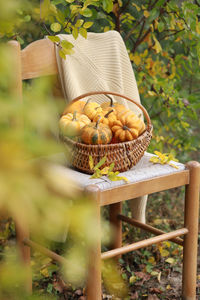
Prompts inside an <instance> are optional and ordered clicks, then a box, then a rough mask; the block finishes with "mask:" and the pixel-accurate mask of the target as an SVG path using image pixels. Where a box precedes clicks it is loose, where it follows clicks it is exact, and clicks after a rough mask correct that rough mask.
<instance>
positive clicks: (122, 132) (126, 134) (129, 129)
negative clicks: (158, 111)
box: [111, 116, 143, 142]
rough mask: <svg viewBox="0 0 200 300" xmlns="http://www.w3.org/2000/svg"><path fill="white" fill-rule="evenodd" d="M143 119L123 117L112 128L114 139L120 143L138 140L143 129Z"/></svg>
mask: <svg viewBox="0 0 200 300" xmlns="http://www.w3.org/2000/svg"><path fill="white" fill-rule="evenodd" d="M141 122H143V121H142V120H141V119H139V118H138V117H137V118H132V117H131V116H126V117H125V116H122V117H121V118H119V119H118V120H116V121H115V122H114V124H113V126H112V128H111V129H112V132H113V133H114V138H115V139H116V140H118V141H119V142H126V141H132V140H134V139H136V138H137V137H138V136H139V134H140V131H141V129H142V125H141V124H142V123H141Z"/></svg>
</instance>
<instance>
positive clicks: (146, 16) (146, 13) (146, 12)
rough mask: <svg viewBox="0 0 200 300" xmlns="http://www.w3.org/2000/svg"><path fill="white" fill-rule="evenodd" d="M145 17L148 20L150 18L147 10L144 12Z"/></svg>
mask: <svg viewBox="0 0 200 300" xmlns="http://www.w3.org/2000/svg"><path fill="white" fill-rule="evenodd" d="M144 16H145V18H148V17H149V16H150V13H149V12H148V11H147V10H145V11H144Z"/></svg>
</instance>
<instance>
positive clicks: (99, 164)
mask: <svg viewBox="0 0 200 300" xmlns="http://www.w3.org/2000/svg"><path fill="white" fill-rule="evenodd" d="M106 159H107V157H106V156H104V157H103V158H102V159H101V160H100V162H98V164H97V165H96V166H95V167H94V170H96V169H99V168H100V167H101V166H102V165H103V164H105V162H106Z"/></svg>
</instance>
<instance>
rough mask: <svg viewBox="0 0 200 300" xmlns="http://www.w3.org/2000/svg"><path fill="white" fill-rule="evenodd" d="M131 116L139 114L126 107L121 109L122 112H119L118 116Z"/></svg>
mask: <svg viewBox="0 0 200 300" xmlns="http://www.w3.org/2000/svg"><path fill="white" fill-rule="evenodd" d="M128 116H131V117H132V118H135V117H137V115H136V114H135V113H134V112H133V111H132V110H130V109H127V108H125V109H124V110H121V111H120V112H118V113H117V117H118V118H121V117H128Z"/></svg>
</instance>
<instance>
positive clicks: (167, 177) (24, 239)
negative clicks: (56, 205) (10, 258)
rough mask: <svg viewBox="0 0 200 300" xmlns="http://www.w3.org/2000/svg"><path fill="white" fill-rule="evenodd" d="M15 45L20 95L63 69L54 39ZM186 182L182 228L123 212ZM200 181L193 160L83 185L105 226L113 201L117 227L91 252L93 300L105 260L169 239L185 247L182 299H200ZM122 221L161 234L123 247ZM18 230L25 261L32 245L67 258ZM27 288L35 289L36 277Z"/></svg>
mask: <svg viewBox="0 0 200 300" xmlns="http://www.w3.org/2000/svg"><path fill="white" fill-rule="evenodd" d="M10 46H11V47H12V49H13V56H14V57H15V61H16V70H15V74H16V82H15V83H16V84H15V86H14V87H13V89H14V91H15V93H16V95H17V96H18V97H20V98H22V80H25V79H31V78H36V77H40V76H44V75H52V74H57V73H58V70H57V64H56V57H55V51H54V45H53V43H51V42H50V41H49V40H48V39H44V40H39V41H36V42H33V43H31V44H30V45H29V46H27V47H26V48H25V49H24V50H22V51H21V49H20V45H19V43H18V42H16V41H11V42H10ZM162 168H164V166H162ZM180 186H185V210H184V227H183V228H181V229H178V230H175V231H171V232H168V233H165V232H163V231H161V230H158V229H156V228H154V227H151V226H149V225H146V224H143V223H141V222H138V221H136V220H134V219H130V218H128V217H126V216H123V215H121V208H122V201H125V200H129V199H132V198H135V197H139V196H143V195H146V194H152V193H155V192H159V191H164V190H168V189H172V188H175V187H180ZM199 186H200V164H199V163H198V162H195V161H191V162H188V163H187V164H186V166H185V167H184V168H182V169H180V170H174V172H172V173H165V172H164V173H163V175H161V176H154V177H152V178H147V179H143V180H139V181H136V182H130V183H128V184H122V185H120V186H115V185H114V186H112V185H111V186H110V187H109V188H103V189H100V188H99V186H98V184H95V185H90V184H89V185H86V186H85V187H84V188H83V189H85V190H86V192H87V193H88V194H89V195H90V197H91V198H92V199H93V201H95V204H96V215H97V220H98V226H99V227H100V208H101V206H105V205H109V206H110V221H111V222H112V224H114V226H115V228H116V235H115V239H114V244H113V249H112V250H110V251H107V252H104V253H101V241H100V238H99V241H98V243H97V244H96V245H95V248H94V249H93V251H92V253H91V257H90V258H91V265H90V267H89V271H88V274H89V275H88V282H87V299H88V300H100V299H101V259H108V258H111V257H114V256H119V255H122V254H125V253H127V252H129V251H133V250H136V249H140V248H142V247H146V246H149V245H151V244H153V243H158V242H162V241H165V240H171V241H173V242H175V243H177V244H179V245H182V246H183V275H182V276H183V285H182V299H184V300H195V299H196V271H197V238H198V210H199ZM122 221H124V222H127V223H129V224H132V225H134V226H136V227H139V228H142V229H144V230H146V231H148V232H151V233H153V234H155V235H156V236H155V237H152V238H148V239H145V240H143V241H139V242H136V243H132V244H129V245H127V246H122V234H121V230H122ZM16 229H17V230H16V232H17V240H18V244H19V246H20V249H21V254H22V257H23V259H24V261H25V263H29V260H30V248H29V246H32V247H34V248H36V249H38V250H40V251H42V252H43V253H45V254H46V255H48V256H50V257H52V258H53V259H55V260H57V261H59V262H61V263H62V262H63V260H64V259H63V258H62V257H61V256H59V255H57V254H56V253H53V252H51V251H50V250H47V249H44V248H43V247H41V246H40V245H37V244H36V243H34V242H33V241H31V240H30V239H29V236H28V228H19V226H17V224H16ZM181 235H183V236H184V238H183V239H181V238H180V237H179V236H181ZM27 287H28V288H29V289H31V282H30V281H29V283H28V285H27Z"/></svg>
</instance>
